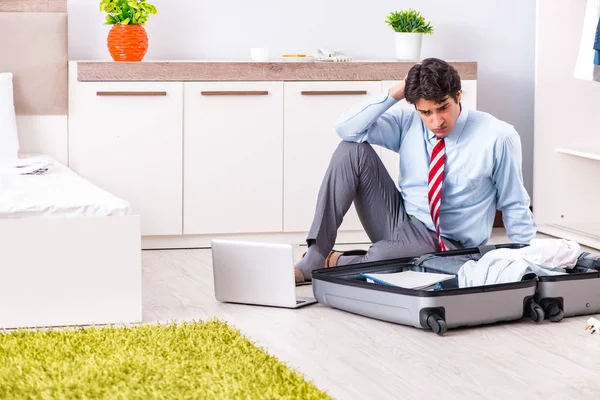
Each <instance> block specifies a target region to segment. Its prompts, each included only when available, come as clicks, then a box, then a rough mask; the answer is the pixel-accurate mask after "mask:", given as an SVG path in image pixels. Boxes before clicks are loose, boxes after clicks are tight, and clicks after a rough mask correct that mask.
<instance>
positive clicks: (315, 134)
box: [283, 81, 381, 232]
mask: <svg viewBox="0 0 600 400" xmlns="http://www.w3.org/2000/svg"><path fill="white" fill-rule="evenodd" d="M284 85H285V86H284V87H285V97H284V105H285V107H284V141H283V143H284V178H283V182H284V195H283V199H284V203H283V209H284V219H283V229H284V231H285V232H306V231H308V230H309V229H310V226H311V223H312V220H313V217H314V213H315V205H316V200H317V194H318V192H319V187H320V185H321V181H322V179H323V177H324V175H325V171H326V169H327V166H328V165H329V162H330V159H331V155H332V154H333V152H334V150H335V149H336V147H337V146H338V144H339V143H340V141H341V139H340V138H339V136H338V135H337V134H336V132H335V121H336V119H337V118H338V117H339V116H340V115H341V114H342V113H343V112H344V110H345V109H347V108H349V107H351V106H352V105H354V104H355V103H357V102H359V101H361V100H364V99H365V97H367V96H370V95H373V94H375V93H379V92H380V91H381V82H379V81H377V82H375V81H373V82H363V81H352V82H285V83H284ZM340 230H362V225H361V224H360V221H359V219H358V216H357V214H356V211H355V209H354V205H352V207H351V208H350V210H349V212H348V214H346V217H345V218H344V222H343V223H342V226H341V227H340Z"/></svg>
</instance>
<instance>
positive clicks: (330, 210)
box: [307, 141, 462, 265]
mask: <svg viewBox="0 0 600 400" xmlns="http://www.w3.org/2000/svg"><path fill="white" fill-rule="evenodd" d="M406 172H408V173H410V172H409V171H405V173H406ZM353 201H354V206H355V208H356V211H357V213H358V216H359V218H360V221H361V223H362V225H363V227H364V229H365V232H366V233H367V235H368V236H369V239H370V240H371V242H372V245H371V246H370V248H369V250H368V252H367V254H366V255H364V256H342V257H340V259H339V261H338V264H337V265H345V264H354V263H362V262H369V261H379V260H389V259H393V258H400V257H413V256H420V255H422V254H424V253H430V252H434V251H439V245H438V243H437V234H436V233H435V232H433V231H430V230H429V229H427V228H426V227H425V225H423V223H421V222H420V221H419V220H418V219H416V218H414V217H413V216H410V215H408V214H407V213H406V211H405V210H404V202H403V199H402V195H401V194H400V192H399V191H398V189H397V188H396V185H395V184H394V181H393V180H392V178H391V177H390V175H389V173H388V172H387V170H386V169H385V167H384V165H383V163H382V161H381V159H380V158H379V156H378V155H377V153H376V152H375V150H374V149H373V148H372V147H371V145H370V144H368V143H352V142H345V141H342V142H341V143H340V144H339V146H338V147H337V149H336V150H335V152H334V153H333V156H332V157H331V161H330V164H329V166H328V168H327V171H326V173H325V177H324V179H323V183H322V184H321V188H320V190H319V195H318V198H317V205H316V210H315V217H314V220H313V223H312V226H311V228H310V231H309V234H308V237H307V243H308V245H309V246H312V245H316V246H317V248H318V250H319V252H320V253H321V254H324V255H327V254H328V253H329V251H331V250H332V249H333V246H334V244H335V240H336V237H337V230H338V228H339V227H340V225H341V224H342V220H343V218H344V215H345V214H346V212H347V211H348V210H349V208H350V206H351V205H352V202H353ZM442 240H443V241H444V243H445V244H446V246H447V247H448V249H449V250H451V249H457V248H461V247H462V246H461V245H460V243H458V242H455V241H452V240H449V239H446V238H442Z"/></svg>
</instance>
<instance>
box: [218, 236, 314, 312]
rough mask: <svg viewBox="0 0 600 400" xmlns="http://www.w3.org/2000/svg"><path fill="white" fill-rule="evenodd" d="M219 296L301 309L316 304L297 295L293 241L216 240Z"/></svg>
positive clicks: (238, 300)
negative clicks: (281, 242) (275, 242)
mask: <svg viewBox="0 0 600 400" xmlns="http://www.w3.org/2000/svg"><path fill="white" fill-rule="evenodd" d="M212 261H213V275H214V284H215V297H216V299H217V300H218V301H220V302H227V303H242V304H253V305H263V306H273V307H285V308H299V307H303V306H307V305H309V304H313V303H316V302H317V300H315V298H314V297H297V296H296V279H295V277H294V253H293V248H292V246H291V245H289V244H274V243H260V242H247V241H237V240H225V239H214V240H212Z"/></svg>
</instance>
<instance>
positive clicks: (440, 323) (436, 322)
mask: <svg viewBox="0 0 600 400" xmlns="http://www.w3.org/2000/svg"><path fill="white" fill-rule="evenodd" d="M427 325H429V327H430V328H431V330H432V331H433V332H435V333H437V334H438V335H440V336H443V335H444V334H445V333H446V331H447V330H448V327H447V326H446V321H444V318H442V317H440V316H439V315H437V314H431V315H429V317H427Z"/></svg>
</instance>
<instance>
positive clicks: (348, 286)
mask: <svg viewBox="0 0 600 400" xmlns="http://www.w3.org/2000/svg"><path fill="white" fill-rule="evenodd" d="M521 247H523V245H515V244H506V245H497V246H482V247H479V248H469V249H460V250H452V251H446V252H441V253H431V254H427V255H423V256H421V257H413V258H402V259H396V260H385V261H378V262H369V263H363V264H354V265H347V266H340V267H334V268H323V269H318V270H315V271H313V273H312V281H313V293H314V296H315V298H316V299H317V301H319V302H320V303H322V304H324V305H328V306H330V307H333V308H337V309H340V310H344V311H348V312H351V313H354V314H358V315H363V316H366V317H370V318H375V319H380V320H384V321H389V322H393V323H398V324H403V325H410V326H414V327H416V328H423V329H431V330H432V331H433V332H435V333H437V334H439V335H443V334H444V333H445V332H446V330H447V329H449V328H457V327H461V326H475V325H483V324H490V323H495V322H500V321H510V320H517V319H520V318H522V317H524V316H529V317H530V318H531V319H532V320H533V321H535V322H540V321H541V320H543V319H544V312H543V310H542V308H541V307H540V306H539V305H538V304H537V303H536V302H535V293H536V283H537V276H536V275H535V274H527V275H525V276H523V278H522V280H520V281H518V282H510V283H501V284H494V285H486V286H474V287H463V288H459V287H458V284H457V279H453V280H448V281H444V282H442V283H441V284H440V285H438V286H441V287H440V288H438V289H432V288H426V289H406V288H402V287H397V286H390V285H384V284H379V283H370V282H369V281H368V280H367V278H365V276H364V275H366V274H373V273H395V272H401V271H419V272H433V273H445V274H452V275H455V276H456V275H457V274H458V271H459V269H460V267H461V266H462V265H463V264H464V263H465V262H467V261H469V260H478V259H479V258H481V257H482V256H483V255H484V254H485V253H486V252H487V251H490V250H492V249H497V248H498V249H500V248H521Z"/></svg>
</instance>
